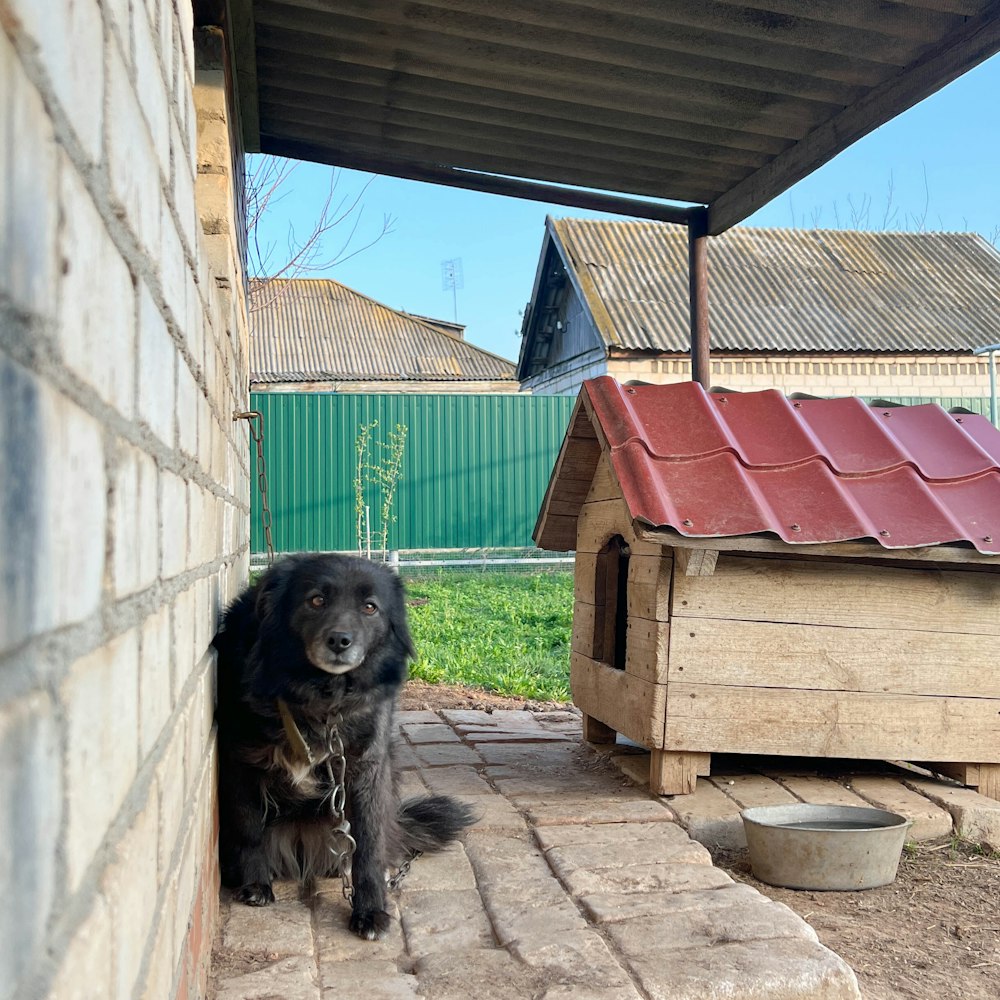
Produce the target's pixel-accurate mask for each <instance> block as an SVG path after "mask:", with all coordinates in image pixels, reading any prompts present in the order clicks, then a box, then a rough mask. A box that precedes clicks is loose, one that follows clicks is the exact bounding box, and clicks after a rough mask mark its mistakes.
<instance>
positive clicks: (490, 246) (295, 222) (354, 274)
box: [259, 56, 1000, 360]
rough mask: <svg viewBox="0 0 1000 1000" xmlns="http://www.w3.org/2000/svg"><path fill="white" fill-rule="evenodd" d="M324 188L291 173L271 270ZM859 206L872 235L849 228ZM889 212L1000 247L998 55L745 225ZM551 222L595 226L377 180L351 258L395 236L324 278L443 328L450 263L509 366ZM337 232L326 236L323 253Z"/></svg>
mask: <svg viewBox="0 0 1000 1000" xmlns="http://www.w3.org/2000/svg"><path fill="white" fill-rule="evenodd" d="M338 174H339V176H338V180H337V198H338V199H339V198H340V197H346V198H347V199H349V200H353V199H354V198H355V197H356V196H357V195H358V193H359V192H361V190H362V188H363V186H364V184H365V182H366V181H367V180H368V179H369V175H364V174H357V173H354V172H352V171H346V170H345V171H339V172H338ZM329 182H330V168H329V167H320V166H317V165H314V164H301V165H299V166H298V167H297V168H296V170H295V171H294V173H293V174H292V175H291V177H290V178H289V180H288V181H287V182H286V186H285V189H284V190H283V196H282V197H281V199H280V200H279V201H277V203H276V204H275V205H274V206H273V207H272V208H271V209H270V210H269V212H268V214H267V216H266V217H265V219H264V220H263V221H262V222H261V223H260V227H259V239H260V241H261V242H262V243H265V244H274V245H275V259H277V257H278V256H280V255H281V253H282V250H283V247H284V246H285V245H286V243H287V236H288V232H289V227H290V226H291V227H293V228H294V231H295V233H296V234H297V235H298V236H299V237H300V238H301V236H302V234H304V233H305V232H308V231H309V229H310V228H311V224H312V221H313V219H314V218H315V213H316V207H317V205H318V204H321V203H322V201H323V200H324V198H325V196H326V192H327V189H328V187H329ZM890 185H891V198H890V195H889V192H890ZM866 205H867V206H868V209H867V211H868V217H867V221H868V225H867V226H864V225H858V226H856V225H855V224H854V222H855V220H856V219H857V218H858V213H860V212H862V211H863V210H864V206H866ZM852 206H853V207H852ZM893 210H895V212H896V215H895V224H894V225H892V226H890V227H888V228H895V229H918V228H925V229H932V230H945V231H949V232H956V231H963V232H964V231H973V232H978V233H981V234H982V235H984V236H986V237H987V238H992V239H994V241H997V237H998V234H1000V56H994V57H993V58H992V59H990V60H988V61H987V62H985V63H983V64H982V65H981V66H979V67H977V68H976V69H974V70H972V71H971V72H970V73H967V74H966V75H965V76H963V77H960V78H959V79H958V80H956V81H954V82H953V83H951V84H949V85H948V86H947V87H945V88H944V89H943V90H941V91H939V92H938V93H937V94H934V95H932V96H931V97H929V98H927V100H925V101H923V102H922V103H921V104H919V105H917V106H916V107H914V108H911V109H910V110H909V111H907V112H906V113H905V114H903V115H900V116H899V117H898V118H896V119H894V120H893V121H891V122H889V123H888V124H886V125H884V126H883V127H882V128H881V129H879V130H877V131H876V132H873V133H872V134H871V135H868V136H866V137H865V138H864V139H862V140H861V141H860V142H858V143H855V145H854V146H852V147H851V148H850V149H847V150H845V151H844V152H843V153H841V154H840V155H839V156H838V157H836V158H835V159H834V160H832V161H831V162H830V163H828V164H826V165H825V166H823V167H821V168H820V169H819V170H817V171H816V172H815V173H813V174H812V175H811V176H809V177H807V178H806V179H805V180H803V181H800V182H799V183H798V184H796V185H795V186H794V187H793V188H791V189H790V190H789V191H788V192H786V193H785V194H783V195H781V196H780V197H778V198H776V199H775V200H774V201H773V202H771V203H770V204H769V205H766V206H765V207H764V208H762V209H760V210H759V211H758V212H756V213H755V214H754V215H753V216H751V217H750V218H749V219H748V220H747V221H746V223H745V224H746V225H754V226H776V227H790V226H793V225H797V226H800V227H802V226H804V227H807V228H811V227H813V226H814V225H815V224H817V223H818V225H819V226H821V227H824V228H873V229H882V228H886V227H885V226H884V225H883V219H884V217H885V216H886V214H887V211H888V212H889V213H891V212H892V211H893ZM547 214H552V215H555V216H557V217H559V216H594V215H595V214H596V213H586V212H579V211H575V210H573V209H570V208H566V207H564V206H551V205H545V204H541V203H539V202H531V201H520V200H518V199H514V198H500V197H497V196H494V195H486V194H479V193H477V192H473V191H460V190H458V189H455V188H446V187H438V186H435V185H431V184H420V183H416V182H413V181H402V180H397V179H396V178H392V177H376V178H375V179H374V180H373V181H372V182H371V184H370V185H369V186H368V188H367V190H366V191H365V192H364V195H363V199H362V215H361V219H360V223H359V225H358V228H357V231H356V233H355V236H354V241H353V244H352V246H354V247H358V246H361V245H363V244H364V243H366V242H367V241H369V240H370V239H372V238H373V237H374V235H375V234H377V233H378V232H379V231H380V230H381V228H382V221H383V217H384V216H385V215H389V216H391V217H392V218H393V220H394V224H393V229H392V232H390V233H389V234H388V235H386V236H384V237H382V238H381V239H380V240H378V242H377V243H375V244H374V245H373V246H371V247H370V248H368V249H366V250H364V251H362V252H360V253H358V254H357V255H356V256H353V257H351V258H350V259H347V260H344V261H343V262H342V263H340V264H338V265H336V266H335V267H333V268H332V269H330V270H329V271H328V272H326V276H328V277H332V278H335V279H336V280H337V281H340V282H343V283H344V284H345V285H349V286H350V287H352V288H355V289H357V290H358V291H359V292H363V293H364V294H365V295H369V296H371V297H372V298H374V299H378V300H379V301H380V302H384V303H385V304H386V305H389V306H392V307H393V308H396V309H405V310H406V311H408V312H413V313H419V314H422V315H425V316H436V317H440V318H441V319H448V320H450V319H452V318H453V300H452V292H451V291H448V290H446V289H444V288H443V287H442V262H443V261H446V260H452V259H455V258H460V259H461V261H462V265H461V266H462V274H463V281H464V287H463V288H461V289H460V290H459V291H458V292H457V306H458V321H459V322H461V323H465V324H466V326H467V330H466V337H467V339H468V340H469V341H470V342H471V343H474V344H477V345H478V346H480V347H484V348H486V349H487V350H490V351H493V352H494V353H496V354H500V355H502V356H503V357H506V358H510V359H511V360H516V358H517V353H518V350H519V349H520V337H519V336H518V332H519V330H520V326H521V318H520V312H521V310H522V309H523V308H524V305H525V303H526V302H527V301H528V298H529V297H530V295H531V286H532V283H533V281H534V276H535V269H536V267H537V264H538V256H539V251H540V249H541V245H542V236H543V232H544V225H545V216H546V215H547ZM838 218H839V223H838ZM921 220H923V224H922V226H921ZM345 231H346V230H344V229H343V227H341V229H339V230H337V231H335V232H334V234H333V235H332V236H331V238H330V239H329V242H328V245H327V248H326V249H327V252H328V253H329V254H333V253H334V252H335V251H336V250H337V249H338V248H339V245H340V243H341V242H343V239H342V233H343V232H345Z"/></svg>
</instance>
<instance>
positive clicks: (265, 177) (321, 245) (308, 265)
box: [245, 156, 395, 313]
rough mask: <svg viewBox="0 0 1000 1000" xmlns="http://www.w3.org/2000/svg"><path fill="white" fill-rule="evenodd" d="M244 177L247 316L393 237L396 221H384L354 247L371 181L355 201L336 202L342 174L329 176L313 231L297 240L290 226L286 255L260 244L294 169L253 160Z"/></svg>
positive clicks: (270, 160) (283, 163) (332, 172)
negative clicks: (297, 282)
mask: <svg viewBox="0 0 1000 1000" xmlns="http://www.w3.org/2000/svg"><path fill="white" fill-rule="evenodd" d="M248 164H249V167H248V170H247V174H246V179H245V183H246V204H247V234H248V240H247V243H248V252H247V256H248V260H247V270H248V272H249V277H250V282H251V288H250V311H251V313H254V312H258V311H260V310H261V309H264V308H266V307H267V306H269V305H271V304H273V303H274V302H275V301H276V300H277V299H278V298H279V297H280V296H281V294H282V293H283V292H284V290H285V289H286V288H287V287H288V281H289V280H290V279H292V278H298V277H302V276H303V275H309V274H315V273H318V272H322V271H327V270H329V269H330V268H332V267H334V266H335V265H337V264H342V263H343V262H344V261H346V260H350V259H351V258H352V257H355V256H357V255H358V254H359V253H362V252H363V251H365V250H367V249H369V248H370V247H372V246H374V245H375V244H376V243H378V241H379V240H380V239H382V237H383V236H387V235H388V234H389V233H391V232H392V231H393V226H394V225H395V220H394V219H393V218H392V217H391V216H388V215H384V216H383V217H382V226H381V229H379V230H377V231H376V232H375V235H374V236H372V237H371V238H370V239H368V240H366V242H365V243H363V244H362V245H361V246H356V247H352V244H353V243H354V240H355V238H356V236H357V234H358V230H359V227H360V225H361V220H362V215H363V208H364V206H363V204H362V199H363V198H364V196H365V193H366V192H367V191H368V188H369V187H370V186H371V184H372V182H373V181H374V180H375V177H374V176H372V177H369V178H368V179H367V180H366V181H365V183H364V184H363V185H362V187H361V189H360V190H359V191H357V192H356V193H355V194H354V195H353V197H352V196H351V195H343V196H341V197H338V192H337V186H338V182H339V180H340V172H339V171H338V170H336V169H335V168H331V170H330V184H329V188H328V190H327V193H326V197H325V199H324V200H323V203H322V204H321V205H320V206H319V208H318V209H317V212H316V216H315V219H314V221H313V223H312V226H311V228H310V230H309V232H308V233H307V235H306V236H305V238H303V239H300V238H298V237H297V236H296V233H295V228H294V227H293V226H292V225H291V224H289V227H288V235H287V238H286V244H285V247H284V250H283V251H282V252H281V253H279V252H278V245H277V243H276V242H274V241H272V242H270V243H267V244H262V242H261V238H260V232H261V222H262V220H263V218H264V216H265V215H266V214H267V213H268V212H269V211H273V210H274V208H275V207H276V206H277V204H278V203H279V202H280V201H281V200H282V199H283V198H285V197H286V196H287V195H288V194H289V193H290V191H291V187H290V180H291V178H292V175H293V174H294V172H295V170H296V168H297V167H298V163H296V162H295V161H293V160H284V159H280V158H278V157H273V156H260V157H253V158H252V159H250V160H248ZM335 230H340V232H338V233H337V235H338V236H339V237H341V238H340V239H339V242H338V246H337V249H336V250H335V251H334V252H333V253H327V252H326V250H325V241H326V239H327V238H328V237H329V236H331V235H332V234H333V233H334V231H335Z"/></svg>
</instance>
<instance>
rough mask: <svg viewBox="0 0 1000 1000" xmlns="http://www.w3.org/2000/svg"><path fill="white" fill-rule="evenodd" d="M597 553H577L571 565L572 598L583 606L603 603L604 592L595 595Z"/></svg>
mask: <svg viewBox="0 0 1000 1000" xmlns="http://www.w3.org/2000/svg"><path fill="white" fill-rule="evenodd" d="M597 590H598V588H597V553H596V552H578V553H577V554H576V558H575V560H574V563H573V597H574V598H575V599H576V600H578V601H583V602H584V604H598V603H601V604H603V603H604V591H603V589H602V590H601V593H600V594H598V593H597Z"/></svg>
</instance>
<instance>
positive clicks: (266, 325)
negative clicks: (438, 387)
mask: <svg viewBox="0 0 1000 1000" xmlns="http://www.w3.org/2000/svg"><path fill="white" fill-rule="evenodd" d="M254 300H256V304H257V306H258V308H256V309H255V311H254V313H253V316H252V321H251V336H250V380H251V382H260V383H280V382H310V381H326V380H340V381H369V380H381V381H398V382H405V381H421V382H424V381H450V382H463V381H480V380H482V381H492V382H497V381H499V382H504V381H514V380H515V374H514V363H513V362H511V361H507V360H506V359H504V358H501V357H498V356H497V355H495V354H491V353H490V352H489V351H485V350H483V349H482V348H481V347H476V346H475V345H473V344H469V343H467V342H466V341H464V340H462V338H461V337H458V336H455V335H453V334H450V333H447V332H446V331H445V330H443V329H441V328H438V327H435V326H432V325H431V323H430V322H428V321H425V320H422V319H418V318H416V317H415V316H410V315H408V314H407V313H404V312H400V311H398V310H396V309H390V308H389V307H388V306H385V305H382V303H380V302H376V301H375V300H374V299H370V298H368V296H366V295H362V294H361V293H360V292H356V291H354V290H353V289H351V288H348V287H347V286H346V285H342V284H340V282H338V281H332V280H330V279H326V278H293V279H281V280H278V279H275V280H274V281H272V282H268V283H267V284H266V285H261V284H259V283H254V285H253V286H252V287H251V302H254Z"/></svg>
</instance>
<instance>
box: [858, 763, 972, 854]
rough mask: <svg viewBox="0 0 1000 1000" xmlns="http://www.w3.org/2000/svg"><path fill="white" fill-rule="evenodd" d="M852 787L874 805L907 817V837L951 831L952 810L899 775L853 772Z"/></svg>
mask: <svg viewBox="0 0 1000 1000" xmlns="http://www.w3.org/2000/svg"><path fill="white" fill-rule="evenodd" d="M851 787H852V788H853V789H854V791H856V792H858V793H859V794H860V795H863V796H864V798H865V799H866V800H867V801H868V802H869V803H871V805H873V806H875V807H876V808H878V809H887V810H888V811H889V812H894V813H897V814H898V815H900V816H905V817H906V818H907V819H908V820H910V821H911V822H912V826H911V827H910V829H909V830H908V831H907V834H906V836H907V839H908V840H934V839H935V838H936V837H947V836H948V835H949V834H950V833H951V830H952V819H951V813H950V812H948V810H947V809H942V808H941V807H940V806H938V805H935V804H934V803H933V802H931V800H930V799H928V798H925V797H924V796H923V795H921V794H920V793H919V792H915V791H913V790H912V789H910V788H907V787H906V785H904V784H903V783H902V781H900V780H899V779H898V778H889V777H883V776H881V775H870V774H862V775H856V776H855V777H853V778H852V779H851Z"/></svg>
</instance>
